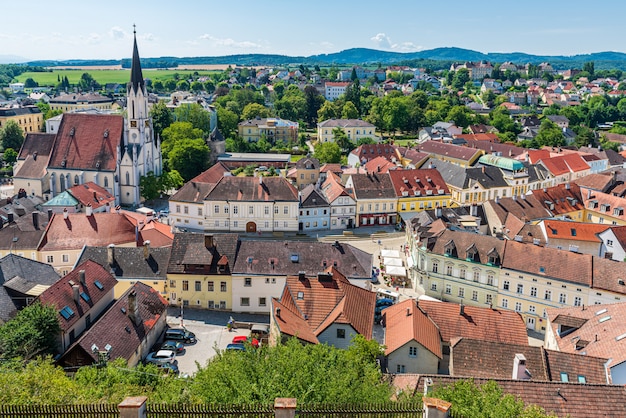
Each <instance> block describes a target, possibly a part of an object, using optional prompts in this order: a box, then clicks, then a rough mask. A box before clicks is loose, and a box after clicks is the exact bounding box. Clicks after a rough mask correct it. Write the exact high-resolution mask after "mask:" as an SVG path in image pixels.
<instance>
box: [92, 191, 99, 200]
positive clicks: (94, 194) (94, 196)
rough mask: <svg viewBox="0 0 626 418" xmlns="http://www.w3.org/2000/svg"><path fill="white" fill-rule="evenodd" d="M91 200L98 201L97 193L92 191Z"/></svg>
mask: <svg viewBox="0 0 626 418" xmlns="http://www.w3.org/2000/svg"><path fill="white" fill-rule="evenodd" d="M93 200H95V201H96V202H97V201H98V193H96V192H93Z"/></svg>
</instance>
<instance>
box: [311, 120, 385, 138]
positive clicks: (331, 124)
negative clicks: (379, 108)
mask: <svg viewBox="0 0 626 418" xmlns="http://www.w3.org/2000/svg"><path fill="white" fill-rule="evenodd" d="M336 128H339V129H341V130H342V131H344V132H345V134H346V136H347V137H348V140H350V141H351V142H354V143H356V142H357V141H358V140H359V139H363V138H371V139H373V140H375V141H378V140H379V139H380V137H379V135H377V134H376V126H374V125H372V124H371V123H369V122H365V121H363V120H361V119H328V120H325V121H323V122H320V123H318V124H317V140H318V141H319V142H320V143H322V142H334V141H335V136H334V135H333V130H334V129H336Z"/></svg>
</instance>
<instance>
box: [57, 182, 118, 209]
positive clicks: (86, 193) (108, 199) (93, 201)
mask: <svg viewBox="0 0 626 418" xmlns="http://www.w3.org/2000/svg"><path fill="white" fill-rule="evenodd" d="M67 191H68V192H69V193H70V194H71V195H72V196H74V198H76V200H78V201H79V202H80V204H81V205H83V206H87V205H91V207H92V208H93V209H98V208H100V207H101V206H106V205H107V203H108V204H109V206H111V207H114V206H115V196H113V195H112V194H111V193H109V192H108V190H107V189H105V188H104V187H100V186H98V185H97V184H96V183H94V182H93V181H88V182H87V183H84V184H79V185H77V186H74V187H72V188H70V189H68V190H67Z"/></svg>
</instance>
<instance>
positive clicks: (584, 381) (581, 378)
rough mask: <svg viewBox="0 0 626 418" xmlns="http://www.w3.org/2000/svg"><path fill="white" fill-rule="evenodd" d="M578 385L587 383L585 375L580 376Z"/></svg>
mask: <svg viewBox="0 0 626 418" xmlns="http://www.w3.org/2000/svg"><path fill="white" fill-rule="evenodd" d="M578 383H587V378H586V377H585V376H583V375H580V374H579V375H578Z"/></svg>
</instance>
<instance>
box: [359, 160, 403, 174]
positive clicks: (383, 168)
mask: <svg viewBox="0 0 626 418" xmlns="http://www.w3.org/2000/svg"><path fill="white" fill-rule="evenodd" d="M364 167H365V170H366V171H367V172H368V173H388V172H389V171H391V170H395V169H396V168H397V166H396V164H395V163H392V162H391V161H389V160H388V159H386V158H385V157H376V158H373V159H371V160H369V161H368V162H367V163H365V166H364Z"/></svg>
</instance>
